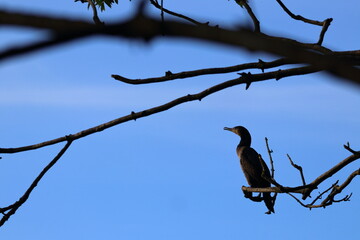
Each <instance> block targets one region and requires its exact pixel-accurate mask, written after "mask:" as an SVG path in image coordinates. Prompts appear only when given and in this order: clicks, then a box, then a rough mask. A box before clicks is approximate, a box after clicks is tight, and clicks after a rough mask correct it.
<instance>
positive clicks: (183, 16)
mask: <svg viewBox="0 0 360 240" xmlns="http://www.w3.org/2000/svg"><path fill="white" fill-rule="evenodd" d="M150 3H151V4H152V5H153V6H154V7H156V8H157V9H160V10H161V19H162V21H164V12H165V13H167V14H170V15H172V16H174V17H178V18H181V19H184V20H186V21H189V22H191V23H193V24H196V25H208V23H201V22H199V21H196V20H195V19H192V18H190V17H188V16H185V15H182V14H179V13H176V12H173V11H170V10H169V9H166V8H164V6H163V0H161V4H159V2H158V1H157V0H150Z"/></svg>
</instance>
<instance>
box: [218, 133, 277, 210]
mask: <svg viewBox="0 0 360 240" xmlns="http://www.w3.org/2000/svg"><path fill="white" fill-rule="evenodd" d="M224 130H228V131H231V132H233V133H235V134H236V135H239V136H240V138H241V141H240V143H239V145H238V146H237V148H236V153H237V155H238V157H239V158H240V166H241V168H242V170H243V172H244V175H245V178H246V180H247V182H248V183H249V185H250V187H254V188H256V187H258V188H265V187H270V183H269V182H268V181H267V180H265V179H264V178H262V177H261V174H262V171H263V167H262V165H261V162H260V159H259V154H258V153H257V152H256V151H255V150H254V149H253V148H251V147H250V145H251V135H250V133H249V131H248V130H247V129H246V128H244V127H242V126H237V127H233V128H228V127H224ZM263 164H264V166H265V172H264V173H265V175H266V176H268V177H269V178H270V171H269V168H268V167H267V166H266V163H265V162H263ZM262 194H263V199H264V202H265V205H266V207H267V208H268V209H269V211H268V212H266V213H267V214H271V212H273V213H275V211H274V203H273V200H272V198H271V196H270V193H262Z"/></svg>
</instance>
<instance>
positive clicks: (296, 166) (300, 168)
mask: <svg viewBox="0 0 360 240" xmlns="http://www.w3.org/2000/svg"><path fill="white" fill-rule="evenodd" d="M286 156H287V157H288V159H289V161H290V164H291V166H293V167H294V168H296V169H297V170H298V171H299V172H300V176H301V181H302V183H303V185H306V182H305V177H304V173H303V169H302V167H301V166H299V165H296V164H295V163H294V162H293V160H292V159H291V157H290V155H289V154H286Z"/></svg>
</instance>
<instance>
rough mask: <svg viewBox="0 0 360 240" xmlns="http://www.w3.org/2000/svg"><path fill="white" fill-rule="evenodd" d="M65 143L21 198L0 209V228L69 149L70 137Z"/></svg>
mask: <svg viewBox="0 0 360 240" xmlns="http://www.w3.org/2000/svg"><path fill="white" fill-rule="evenodd" d="M66 138H67V143H66V144H65V146H64V147H63V148H62V149H61V150H60V152H59V153H58V154H57V155H56V156H55V157H54V159H53V160H52V161H51V162H50V163H49V164H48V165H47V166H46V167H45V168H44V169H43V170H42V171H41V172H40V174H39V175H38V176H37V177H36V178H35V180H34V181H33V182H32V184H31V185H30V187H29V188H28V189H27V190H26V192H25V193H24V194H23V196H22V197H20V199H19V200H18V201H16V202H15V203H14V204H12V205H11V206H10V207H6V208H2V209H0V212H1V213H3V217H2V218H1V219H0V227H1V226H2V225H3V224H4V223H5V222H6V221H7V220H9V218H10V217H11V216H12V215H13V214H15V212H16V211H17V210H18V209H19V208H20V207H21V206H22V205H23V204H24V203H25V202H26V200H27V199H28V198H29V197H30V194H31V193H32V191H33V190H34V189H35V187H36V186H37V185H38V184H39V182H40V180H41V179H42V178H43V177H44V176H45V174H46V173H47V172H48V171H49V170H50V169H51V168H52V167H53V166H54V165H55V163H56V162H57V161H58V160H59V159H60V158H61V157H62V156H63V154H64V153H65V152H66V150H68V148H69V147H70V145H71V143H72V141H73V139H72V137H71V136H67V137H66Z"/></svg>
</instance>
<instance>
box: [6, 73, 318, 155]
mask: <svg viewBox="0 0 360 240" xmlns="http://www.w3.org/2000/svg"><path fill="white" fill-rule="evenodd" d="M316 71H319V70H318V69H316V68H313V67H300V68H294V69H287V70H282V71H274V72H268V73H261V74H253V75H251V82H260V81H265V80H270V79H273V78H284V77H289V76H295V75H299V74H308V73H313V72H316ZM244 79H245V78H244V77H239V78H235V79H232V80H229V81H226V82H223V83H220V84H218V85H215V86H212V87H210V88H208V89H205V90H204V91H202V92H199V93H196V94H188V95H186V96H183V97H180V98H177V99H174V100H172V101H170V102H168V103H165V104H163V105H160V106H157V107H153V108H150V109H146V110H143V111H140V112H131V113H130V114H129V115H126V116H123V117H120V118H117V119H114V120H112V121H109V122H107V123H104V124H101V125H98V126H95V127H92V128H89V129H86V130H83V131H81V132H78V133H75V134H72V139H73V140H77V139H79V138H83V137H85V136H88V135H90V134H93V133H97V132H101V131H103V130H105V129H108V128H111V127H113V126H116V125H118V124H121V123H124V122H128V121H131V120H136V119H139V118H143V117H147V116H150V115H153V114H155V113H159V112H163V111H166V110H168V109H170V108H173V107H175V106H177V105H180V104H182V103H185V102H190V101H195V100H198V101H201V100H202V99H203V98H205V97H207V96H209V95H211V94H213V93H216V92H219V91H221V90H224V89H226V88H229V87H232V86H235V85H239V84H246V83H247V81H248V79H247V80H246V81H244ZM66 140H67V138H66V136H64V137H59V138H56V139H52V140H49V141H45V142H42V143H37V144H33V145H29V146H23V147H18V148H0V153H17V152H23V151H29V150H34V149H38V148H42V147H46V146H49V145H54V144H57V143H60V142H64V141H66Z"/></svg>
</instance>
